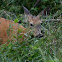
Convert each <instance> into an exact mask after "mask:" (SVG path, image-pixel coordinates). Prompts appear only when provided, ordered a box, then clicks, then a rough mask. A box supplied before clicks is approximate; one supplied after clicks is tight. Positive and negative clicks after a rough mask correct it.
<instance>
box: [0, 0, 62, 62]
mask: <svg viewBox="0 0 62 62" xmlns="http://www.w3.org/2000/svg"><path fill="white" fill-rule="evenodd" d="M3 1H5V0H3ZM3 1H1V2H3ZM16 1H17V0H15V1H14V0H12V1H11V2H10V0H8V2H10V3H9V4H8V5H10V7H11V8H10V7H8V6H7V5H6V4H7V3H8V2H5V5H6V6H5V8H6V10H7V9H8V10H7V11H6V10H3V9H5V8H4V7H3V6H4V4H3V5H2V4H0V5H1V9H2V10H0V14H1V15H0V17H4V18H7V19H12V20H14V21H15V22H17V21H18V20H21V21H22V23H21V25H23V26H25V25H26V26H25V27H27V26H28V24H25V23H24V22H23V20H25V19H24V18H23V15H22V14H19V13H18V11H20V9H18V11H15V12H16V13H17V17H16V16H15V14H14V13H11V12H10V11H11V10H14V8H15V7H12V6H15V3H14V2H16ZM47 1H48V2H50V1H49V0H44V1H42V2H43V6H44V7H46V5H47V4H46V2H47ZM27 2H29V1H28V0H27ZM27 2H25V3H27ZM34 2H35V0H34ZM44 2H45V3H44ZM52 2H53V3H52ZM18 3H19V5H21V4H22V3H20V2H19V1H18ZM55 3H56V4H57V5H58V6H60V7H59V8H61V5H59V3H60V2H59V1H58V0H55V1H54V0H51V3H50V4H52V7H53V9H52V10H51V13H50V14H49V15H48V16H47V17H46V18H43V17H41V18H42V19H45V20H49V19H53V18H54V19H55V21H43V23H42V25H41V27H42V28H41V30H42V33H43V34H44V36H43V37H42V38H35V37H32V36H31V33H30V35H27V34H25V35H26V37H25V39H24V40H23V41H21V43H20V42H18V40H17V38H16V36H15V35H14V37H15V38H16V41H15V42H14V43H12V42H11V41H9V40H8V42H10V43H9V44H8V45H6V44H3V45H0V62H62V20H61V18H62V17H61V13H62V11H61V9H60V10H58V7H57V6H55V7H54V6H53V4H55ZM11 4H12V6H11ZM23 4H24V1H23ZM44 4H45V5H44ZM50 4H49V5H50ZM19 5H18V4H17V6H18V7H19ZM27 5H28V8H30V7H31V6H29V4H27ZM32 6H33V4H32ZM43 6H42V7H43ZM47 6H48V5H47ZM2 7H3V8H2ZM44 7H43V8H44ZM9 8H10V9H9ZM56 8H57V9H56ZM38 9H39V8H38V7H37V9H35V8H34V11H35V10H38ZM54 9H55V11H54ZM15 10H16V9H15ZM32 10H33V9H32ZM4 11H5V12H4ZM39 11H40V9H39ZM12 12H14V11H12ZM37 12H38V11H37ZM20 13H23V11H21V12H20ZM18 14H19V15H18ZM15 18H16V19H15ZM58 18H59V19H60V21H57V19H58ZM27 28H28V27H27ZM28 29H29V28H28ZM19 38H21V36H20V37H19Z"/></svg>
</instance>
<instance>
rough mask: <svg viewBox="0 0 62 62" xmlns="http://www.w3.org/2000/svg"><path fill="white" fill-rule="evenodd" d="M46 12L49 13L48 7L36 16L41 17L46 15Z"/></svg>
mask: <svg viewBox="0 0 62 62" xmlns="http://www.w3.org/2000/svg"><path fill="white" fill-rule="evenodd" d="M46 12H47V13H50V6H48V7H47V8H45V9H44V10H42V11H41V12H40V13H39V14H38V15H37V16H38V17H39V16H43V15H46Z"/></svg>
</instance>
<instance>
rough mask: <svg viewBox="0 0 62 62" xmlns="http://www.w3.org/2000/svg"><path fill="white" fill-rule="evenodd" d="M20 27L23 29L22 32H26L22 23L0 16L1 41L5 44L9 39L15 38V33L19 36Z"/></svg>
mask: <svg viewBox="0 0 62 62" xmlns="http://www.w3.org/2000/svg"><path fill="white" fill-rule="evenodd" d="M18 29H21V33H26V28H24V27H23V26H22V25H19V24H18V23H14V22H13V21H11V20H7V19H4V18H0V43H2V44H4V43H6V42H7V40H8V39H10V40H12V39H14V37H13V35H15V36H17V34H18ZM22 36H24V35H22Z"/></svg>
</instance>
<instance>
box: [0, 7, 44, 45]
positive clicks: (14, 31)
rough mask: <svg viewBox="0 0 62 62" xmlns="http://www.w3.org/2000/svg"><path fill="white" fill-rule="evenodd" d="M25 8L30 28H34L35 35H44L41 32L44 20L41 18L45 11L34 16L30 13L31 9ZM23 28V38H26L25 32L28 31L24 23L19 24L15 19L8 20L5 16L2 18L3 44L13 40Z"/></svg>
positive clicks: (0, 19)
mask: <svg viewBox="0 0 62 62" xmlns="http://www.w3.org/2000/svg"><path fill="white" fill-rule="evenodd" d="M23 8H24V12H25V14H26V15H27V17H28V22H29V27H30V29H29V30H32V29H34V31H33V35H34V36H35V37H42V36H43V35H42V34H41V23H42V21H41V20H40V15H42V14H43V12H40V13H39V14H38V15H37V16H33V15H32V14H30V11H29V10H28V9H27V8H25V7H23ZM19 29H21V33H23V34H20V35H21V36H22V40H23V38H24V36H25V35H24V33H27V29H26V28H24V27H23V26H22V25H19V24H18V23H14V21H11V20H7V19H4V18H0V42H1V44H4V43H6V42H7V41H8V39H9V40H13V39H14V36H13V35H15V36H17V35H18V34H19V33H18V30H19Z"/></svg>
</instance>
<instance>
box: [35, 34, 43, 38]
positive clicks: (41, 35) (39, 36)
mask: <svg viewBox="0 0 62 62" xmlns="http://www.w3.org/2000/svg"><path fill="white" fill-rule="evenodd" d="M43 36H44V35H43V34H38V35H37V36H36V37H37V38H42V37H43Z"/></svg>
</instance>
